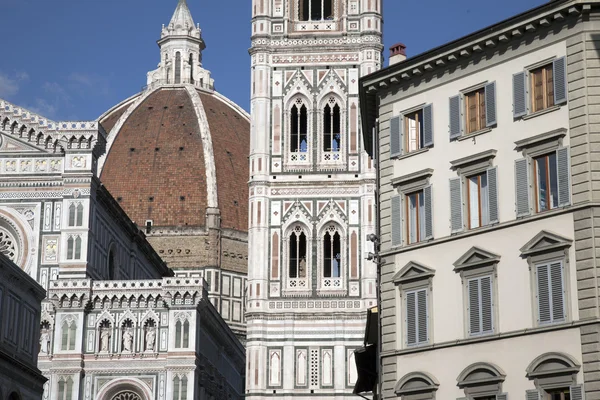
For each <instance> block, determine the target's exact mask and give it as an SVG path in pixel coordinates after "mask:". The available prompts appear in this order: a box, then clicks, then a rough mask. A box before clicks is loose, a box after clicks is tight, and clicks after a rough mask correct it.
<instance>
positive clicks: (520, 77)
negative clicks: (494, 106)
mask: <svg viewBox="0 0 600 400" xmlns="http://www.w3.org/2000/svg"><path fill="white" fill-rule="evenodd" d="M527 104H528V101H527V73H526V72H525V71H523V72H519V73H517V74H514V75H513V117H514V118H519V117H522V116H523V115H527Z"/></svg>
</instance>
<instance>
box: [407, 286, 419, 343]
mask: <svg viewBox="0 0 600 400" xmlns="http://www.w3.org/2000/svg"><path fill="white" fill-rule="evenodd" d="M406 344H407V345H408V346H412V345H415V344H417V292H408V293H406Z"/></svg>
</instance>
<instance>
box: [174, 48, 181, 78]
mask: <svg viewBox="0 0 600 400" xmlns="http://www.w3.org/2000/svg"><path fill="white" fill-rule="evenodd" d="M175 83H181V53H180V52H177V53H175Z"/></svg>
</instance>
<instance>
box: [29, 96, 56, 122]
mask: <svg viewBox="0 0 600 400" xmlns="http://www.w3.org/2000/svg"><path fill="white" fill-rule="evenodd" d="M29 108H30V109H31V111H33V112H34V113H37V114H39V115H41V116H44V117H47V118H48V117H49V118H54V116H55V115H56V111H57V110H58V107H57V106H56V104H50V103H49V102H48V101H46V100H44V99H40V98H37V99H35V105H34V106H32V107H29Z"/></svg>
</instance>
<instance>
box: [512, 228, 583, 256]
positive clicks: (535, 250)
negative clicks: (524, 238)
mask: <svg viewBox="0 0 600 400" xmlns="http://www.w3.org/2000/svg"><path fill="white" fill-rule="evenodd" d="M572 243H573V240H572V239H568V238H565V237H563V236H560V235H557V234H556V233H552V232H549V231H541V232H540V233H538V234H537V235H535V236H534V237H533V238H532V239H531V240H530V241H529V242H527V243H526V244H525V245H524V246H523V247H521V249H520V252H521V257H528V256H532V255H535V254H539V253H548V252H554V251H560V250H563V249H565V248H567V247H570V246H571V244H572Z"/></svg>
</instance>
